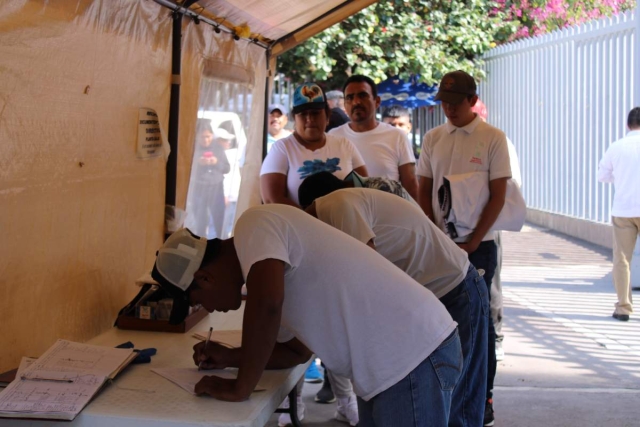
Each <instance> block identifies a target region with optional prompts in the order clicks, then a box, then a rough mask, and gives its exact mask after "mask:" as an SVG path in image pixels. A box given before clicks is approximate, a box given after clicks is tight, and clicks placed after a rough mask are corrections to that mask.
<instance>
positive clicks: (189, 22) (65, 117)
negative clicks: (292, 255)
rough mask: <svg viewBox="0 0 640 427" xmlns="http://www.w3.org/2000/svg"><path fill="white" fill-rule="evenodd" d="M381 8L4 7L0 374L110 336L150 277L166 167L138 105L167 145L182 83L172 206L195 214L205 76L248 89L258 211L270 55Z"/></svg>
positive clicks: (107, 0) (249, 196) (143, 3)
mask: <svg viewBox="0 0 640 427" xmlns="http://www.w3.org/2000/svg"><path fill="white" fill-rule="evenodd" d="M188 3H192V2H188ZM371 3H373V1H371V0H366V1H357V0H354V1H330V0H329V1H328V0H310V1H304V2H301V1H285V0H283V1H280V2H272V1H267V0H252V1H251V0H239V1H230V0H227V1H219V0H216V1H214V0H208V1H201V2H198V3H193V4H186V3H185V2H174V1H168V0H167V1H165V0H154V1H151V0H56V1H48V0H12V1H5V2H0V76H1V78H0V142H1V143H0V163H1V167H0V174H1V176H2V180H1V181H0V206H2V208H1V209H2V214H1V215H0V227H2V230H3V239H2V240H3V243H2V246H1V251H0V324H2V336H3V342H5V345H3V346H2V348H1V349H0V372H1V371H4V370H7V369H10V368H12V367H14V366H16V365H17V364H18V362H19V360H20V357H21V356H24V355H38V354H41V353H42V352H43V351H44V350H45V349H46V348H47V347H49V346H50V345H51V344H52V343H53V342H54V341H55V340H56V339H57V338H66V339H71V340H79V341H83V340H86V339H89V338H90V337H92V336H94V335H96V334H98V333H99V332H101V331H102V330H104V329H106V328H108V327H110V326H111V324H112V322H113V320H114V318H115V315H116V313H117V310H118V309H119V308H120V307H122V306H123V305H124V304H125V303H126V302H127V301H128V300H129V299H130V298H131V297H132V296H133V294H135V292H136V288H135V287H134V286H133V283H134V281H135V279H136V278H138V277H139V276H141V275H142V274H143V273H144V272H145V271H148V270H149V269H150V268H151V266H152V265H153V260H154V256H155V251H156V249H157V248H158V247H159V246H160V245H161V243H162V240H163V234H164V211H165V209H164V208H165V186H166V163H165V162H166V160H165V157H164V156H159V157H153V158H148V159H141V158H139V157H138V156H137V155H136V144H137V142H138V131H139V114H140V109H141V108H147V109H153V110H154V111H155V112H156V113H157V114H158V118H159V122H160V126H161V128H162V129H163V131H164V132H163V133H164V134H165V135H167V134H168V130H169V128H170V126H169V116H170V110H171V111H174V112H175V111H178V110H176V109H175V108H171V109H170V100H171V92H172V89H171V85H172V83H174V85H176V86H178V85H179V89H180V90H179V98H178V99H179V114H178V117H177V118H178V120H176V121H175V123H179V126H178V127H177V128H174V130H176V132H175V141H171V143H172V144H173V145H174V146H175V145H176V143H177V151H175V150H174V154H177V157H176V160H177V168H176V169H177V173H176V180H175V206H176V207H178V208H184V205H185V199H186V194H187V187H188V180H189V175H190V167H191V159H192V153H193V141H194V136H195V135H194V132H195V129H194V127H195V120H196V117H197V111H198V94H199V87H200V82H201V80H202V79H203V78H204V77H207V76H215V78H216V79H218V80H221V81H233V82H240V83H242V84H243V85H245V86H246V87H248V88H249V89H250V90H251V93H252V97H251V108H250V111H251V116H250V126H249V131H248V135H247V152H246V161H245V167H244V168H243V171H242V174H243V180H242V186H241V191H240V199H239V200H238V210H239V211H241V210H242V209H246V208H247V207H248V206H251V205H253V204H257V203H259V202H260V200H259V194H258V187H257V181H258V179H257V178H258V173H259V168H260V163H261V158H262V144H263V137H264V117H265V114H264V104H265V99H266V98H267V93H266V90H267V88H268V85H267V82H268V80H269V76H270V73H271V71H270V70H273V67H274V58H275V57H276V56H277V55H279V54H281V53H283V52H285V51H286V50H288V49H290V48H292V47H294V46H295V45H296V44H298V43H300V42H303V41H304V40H306V39H307V38H308V37H310V36H312V35H314V34H316V33H318V32H320V31H322V30H324V29H325V28H327V27H329V26H330V25H333V24H334V23H337V22H339V21H340V20H342V19H344V18H345V17H347V16H349V15H351V14H353V13H355V12H357V11H359V10H360V9H362V8H364V7H366V6H368V5H369V4H371ZM180 5H184V6H188V7H189V9H188V11H187V10H186V9H184V8H181V7H179V6H180ZM171 9H178V10H179V11H180V12H182V13H183V14H185V18H182V19H180V21H179V24H180V25H179V27H180V28H179V29H181V34H182V43H181V54H182V59H181V61H180V64H181V70H180V74H179V76H178V75H174V76H172V71H171V70H172V55H175V51H174V53H173V54H172V41H173V40H174V37H173V36H172V21H173V19H172V13H173V12H172V10H171ZM190 15H196V16H197V17H198V18H197V19H194V18H193V17H191V18H189V16H190ZM196 21H200V23H199V25H198V24H197V22H196ZM245 23H246V25H247V26H248V27H249V32H250V33H249V35H248V37H247V36H246V34H245V32H246V30H245V32H242V35H243V38H240V39H239V40H234V38H233V33H235V31H236V30H235V28H236V27H239V26H241V25H242V24H245ZM218 25H219V26H220V28H221V29H222V30H223V31H221V32H219V33H218V32H216V31H215V27H216V26H218ZM174 74H175V73H174ZM174 107H175V104H174ZM169 137H170V138H169V139H171V135H169ZM178 141H179V143H178Z"/></svg>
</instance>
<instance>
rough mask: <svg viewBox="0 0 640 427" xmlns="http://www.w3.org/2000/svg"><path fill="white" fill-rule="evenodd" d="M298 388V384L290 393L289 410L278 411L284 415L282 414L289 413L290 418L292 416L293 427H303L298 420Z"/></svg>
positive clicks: (280, 409) (277, 410) (277, 411)
mask: <svg viewBox="0 0 640 427" xmlns="http://www.w3.org/2000/svg"><path fill="white" fill-rule="evenodd" d="M296 386H297V383H296V385H294V386H293V389H292V390H291V391H290V392H289V408H288V409H283V408H278V409H276V413H278V414H282V413H287V412H288V413H289V416H291V425H292V426H293V427H302V424H301V423H300V420H299V419H298V390H297V387H296Z"/></svg>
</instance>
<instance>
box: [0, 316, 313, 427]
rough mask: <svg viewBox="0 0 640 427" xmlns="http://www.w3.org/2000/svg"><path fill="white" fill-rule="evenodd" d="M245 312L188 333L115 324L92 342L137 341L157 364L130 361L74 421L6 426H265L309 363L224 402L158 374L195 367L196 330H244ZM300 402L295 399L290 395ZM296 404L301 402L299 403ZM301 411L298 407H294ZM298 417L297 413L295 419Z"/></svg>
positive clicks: (1, 421) (212, 319) (4, 422)
mask: <svg viewBox="0 0 640 427" xmlns="http://www.w3.org/2000/svg"><path fill="white" fill-rule="evenodd" d="M242 314H243V310H242V309H241V310H238V311H236V312H229V313H224V314H223V313H212V314H211V315H209V316H208V317H205V318H204V319H203V320H202V321H201V322H200V323H199V324H198V325H196V326H195V327H194V328H193V329H192V330H191V331H189V332H187V333H184V334H176V333H164V332H142V331H126V330H120V329H118V328H112V329H110V330H109V331H107V332H105V333H103V334H101V335H99V336H97V337H95V338H94V339H92V340H90V341H88V343H89V344H95V345H104V346H116V345H119V344H122V343H124V342H127V341H131V342H132V343H133V344H134V345H135V348H137V349H144V348H149V347H154V348H156V349H157V350H158V353H157V354H156V355H155V356H153V357H152V358H151V363H148V364H139V365H130V366H129V367H127V369H126V370H125V371H123V372H122V373H120V374H119V375H118V376H117V377H116V378H115V380H114V381H113V383H111V384H109V385H107V386H106V387H105V388H104V389H103V390H102V391H100V393H98V395H97V396H96V398H95V399H94V400H93V401H92V402H91V403H89V405H87V406H86V407H85V408H84V409H83V410H82V412H80V414H79V415H78V416H77V417H76V418H75V420H73V421H72V422H71V423H68V422H62V423H63V424H61V422H60V421H51V420H36V419H29V420H26V419H21V420H18V419H6V418H0V426H2V427H4V426H16V427H27V426H29V427H32V426H33V427H41V426H49V427H50V426H63V425H65V426H66V425H68V426H73V427H77V426H88V427H114V426H117V427H128V426H131V427H177V426H211V427H231V426H233V427H245V426H246V427H249V426H251V427H254V426H255V427H258V426H264V425H265V424H266V423H267V421H268V420H269V418H270V417H271V415H272V414H273V413H274V411H275V410H276V408H277V407H278V406H279V405H280V403H281V402H282V401H283V399H284V398H285V397H286V396H287V395H288V394H290V393H291V395H292V396H295V386H296V383H297V382H298V381H299V380H300V378H302V376H303V375H304V372H305V370H306V369H307V367H308V366H309V362H308V363H306V364H304V365H299V366H297V367H295V368H292V369H283V370H275V371H265V372H264V374H263V375H262V379H261V380H260V385H261V386H264V387H265V388H266V391H262V392H255V393H253V394H252V395H251V397H250V398H249V400H247V401H245V402H239V403H230V402H222V401H219V400H215V399H213V398H210V397H205V396H193V395H191V394H189V393H188V392H186V391H185V390H183V389H181V388H180V387H178V386H177V385H175V384H173V383H171V382H170V381H168V380H167V379H165V378H163V377H161V376H160V375H158V374H155V373H153V372H151V370H150V369H152V368H165V367H184V368H187V367H193V366H194V364H193V359H192V357H193V350H192V347H193V346H194V345H195V344H196V343H198V340H196V339H195V338H193V337H192V336H191V334H192V333H193V332H195V331H207V330H208V329H209V327H210V326H213V328H214V330H216V329H218V330H225V329H241V327H242ZM290 400H291V401H292V402H295V400H296V399H295V397H294V398H293V399H290ZM294 405H295V403H294ZM291 410H292V412H293V413H294V414H295V412H294V410H295V407H293V408H291ZM292 415H293V414H292ZM293 418H295V421H297V417H296V416H295V415H293V416H292V419H293Z"/></svg>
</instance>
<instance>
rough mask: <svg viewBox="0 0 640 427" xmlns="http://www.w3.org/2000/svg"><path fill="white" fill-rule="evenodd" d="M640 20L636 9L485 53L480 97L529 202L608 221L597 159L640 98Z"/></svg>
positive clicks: (606, 188) (606, 190)
mask: <svg viewBox="0 0 640 427" xmlns="http://www.w3.org/2000/svg"><path fill="white" fill-rule="evenodd" d="M639 20H640V18H639V16H638V9H636V11H635V13H634V12H633V11H631V12H628V13H626V14H621V15H618V16H616V17H614V18H610V19H609V18H608V19H603V20H599V21H594V22H591V23H587V24H585V25H582V26H579V27H574V28H570V29H565V30H563V31H558V32H555V33H551V34H547V35H544V36H542V37H536V38H533V39H528V40H522V41H517V42H514V43H510V44H507V45H504V46H500V47H498V48H495V49H493V50H491V51H490V52H489V53H488V54H486V55H485V57H484V59H485V61H486V71H487V76H488V77H487V80H486V82H484V83H483V84H481V85H480V88H479V90H480V97H481V98H482V99H483V101H484V102H485V104H486V105H487V108H488V110H489V122H490V123H491V124H493V125H495V126H497V127H498V128H500V129H502V130H504V131H505V132H506V134H507V136H509V138H510V139H511V140H512V141H513V143H514V144H515V146H516V149H517V151H518V155H519V157H520V163H521V168H522V174H523V193H524V196H525V199H526V201H527V205H528V206H529V207H531V208H535V209H539V210H543V211H547V212H552V213H557V214H562V215H568V216H572V217H576V218H581V219H587V220H592V221H597V222H609V220H610V206H611V199H612V195H613V189H612V188H611V186H610V185H605V184H602V183H599V182H598V181H597V178H596V176H597V169H598V162H599V161H600V159H601V158H602V155H603V154H604V152H605V150H606V149H607V147H608V146H609V145H610V143H611V142H613V141H615V140H617V139H619V138H621V137H623V136H624V134H625V133H626V118H627V114H628V112H629V110H630V109H631V108H633V107H634V106H635V105H638V103H640V95H639V94H638V92H639V91H640V90H639V89H640V76H638V73H640V66H638V56H639V55H638V52H639V46H638V41H637V40H638V39H637V38H636V37H638V33H639V31H638V29H637V28H638V24H639V22H638V21H639ZM638 167H640V165H639V166H638ZM638 185H639V186H640V183H638ZM639 197H640V196H639Z"/></svg>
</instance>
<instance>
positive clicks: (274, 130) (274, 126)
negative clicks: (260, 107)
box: [267, 104, 291, 153]
mask: <svg viewBox="0 0 640 427" xmlns="http://www.w3.org/2000/svg"><path fill="white" fill-rule="evenodd" d="M268 111H269V135H267V153H268V152H269V150H270V149H271V146H272V145H273V143H274V142H276V141H277V140H279V139H282V138H286V137H288V136H289V135H291V132H289V131H288V130H286V129H285V126H286V125H287V122H288V121H289V118H288V116H287V114H289V112H288V111H287V107H285V106H284V105H282V104H271V105H269V109H268Z"/></svg>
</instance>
